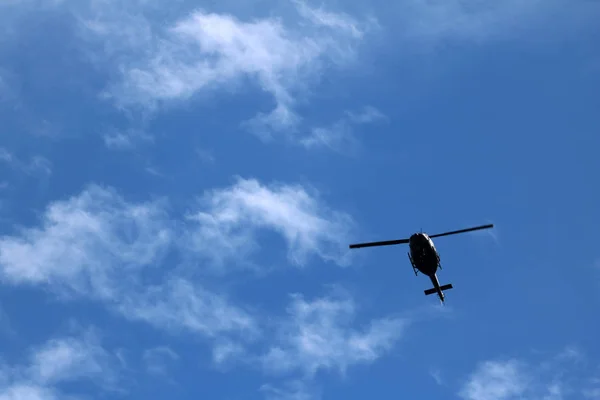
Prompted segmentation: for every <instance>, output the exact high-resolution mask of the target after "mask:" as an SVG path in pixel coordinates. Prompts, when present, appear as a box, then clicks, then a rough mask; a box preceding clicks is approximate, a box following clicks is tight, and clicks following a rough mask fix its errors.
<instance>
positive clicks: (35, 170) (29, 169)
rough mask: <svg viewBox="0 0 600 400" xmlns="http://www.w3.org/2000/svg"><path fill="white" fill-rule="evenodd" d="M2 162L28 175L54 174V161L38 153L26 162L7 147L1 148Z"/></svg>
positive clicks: (0, 160)
mask: <svg viewBox="0 0 600 400" xmlns="http://www.w3.org/2000/svg"><path fill="white" fill-rule="evenodd" d="M0 162H2V163H5V164H6V165H8V166H9V167H10V168H12V169H13V170H16V171H19V172H21V173H25V174H27V175H36V176H40V175H41V176H48V175H51V174H52V163H51V162H50V161H49V160H48V159H47V158H45V157H42V156H39V155H36V156H33V157H31V158H30V159H29V161H27V162H25V161H23V160H21V159H20V158H19V157H17V156H15V155H14V154H13V153H12V152H10V151H8V150H7V149H5V148H0Z"/></svg>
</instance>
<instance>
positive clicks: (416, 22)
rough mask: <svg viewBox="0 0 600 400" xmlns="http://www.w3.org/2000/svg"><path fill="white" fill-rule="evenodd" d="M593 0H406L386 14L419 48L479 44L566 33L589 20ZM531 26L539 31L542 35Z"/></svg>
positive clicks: (594, 10) (596, 11)
mask: <svg viewBox="0 0 600 400" xmlns="http://www.w3.org/2000/svg"><path fill="white" fill-rule="evenodd" d="M586 3H588V4H586ZM592 3H593V2H577V3H573V2H572V1H568V0H505V1H487V0H449V1H442V0H406V1H403V2H400V3H398V4H397V5H396V7H395V8H394V9H393V11H392V10H389V11H388V12H393V13H394V15H398V18H399V21H398V20H397V21H396V22H397V24H396V27H397V29H400V30H401V31H403V32H402V33H403V36H404V37H403V39H408V40H409V41H411V42H413V43H415V42H418V43H419V44H420V45H421V46H422V45H424V44H425V43H424V42H426V41H433V42H437V41H439V40H444V41H445V40H459V41H463V42H471V43H483V42H486V41H489V40H493V39H496V38H507V37H511V38H518V39H519V41H520V42H523V41H524V40H527V41H529V40H536V38H542V39H543V38H544V37H546V36H547V35H548V34H560V35H561V36H564V35H568V34H571V33H572V32H573V31H574V29H575V28H577V29H580V28H584V27H585V26H590V23H591V24H594V21H595V20H597V16H598V14H599V12H600V7H598V6H597V4H596V5H595V4H592ZM594 16H595V17H594ZM592 26H593V25H592ZM549 27H551V30H550V29H548V28H549ZM566 27H567V29H565V28H566ZM536 30H543V34H539V33H540V32H539V31H538V32H536Z"/></svg>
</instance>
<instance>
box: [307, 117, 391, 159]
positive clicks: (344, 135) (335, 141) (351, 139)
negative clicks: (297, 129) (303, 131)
mask: <svg viewBox="0 0 600 400" xmlns="http://www.w3.org/2000/svg"><path fill="white" fill-rule="evenodd" d="M386 119H387V118H386V117H385V115H383V114H382V113H381V112H380V111H379V110H377V109H376V108H375V107H371V106H369V107H365V108H364V109H363V110H361V111H359V112H350V111H347V112H346V116H345V117H344V118H340V119H339V120H337V121H336V122H334V123H333V124H332V125H330V126H320V127H315V128H312V129H311V132H310V134H309V135H307V136H305V137H303V138H302V139H300V143H301V144H302V145H303V146H304V147H306V148H308V149H312V148H319V147H326V148H329V149H332V150H336V151H341V152H348V151H353V150H354V149H355V148H356V143H357V141H356V138H355V136H354V132H353V131H354V127H355V126H356V125H359V124H370V123H375V122H377V121H384V120H386Z"/></svg>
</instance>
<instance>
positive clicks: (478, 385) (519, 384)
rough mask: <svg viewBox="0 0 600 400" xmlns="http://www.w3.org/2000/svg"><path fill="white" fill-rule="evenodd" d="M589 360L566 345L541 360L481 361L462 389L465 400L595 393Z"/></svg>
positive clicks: (549, 398)
mask: <svg viewBox="0 0 600 400" xmlns="http://www.w3.org/2000/svg"><path fill="white" fill-rule="evenodd" d="M592 369H593V368H590V365H589V363H588V362H587V360H586V359H585V357H584V355H583V354H582V353H580V352H579V351H577V350H575V349H573V348H571V347H567V348H566V349H565V350H564V351H562V352H560V353H558V354H557V355H555V356H553V357H550V358H548V359H544V360H541V362H525V361H524V360H517V359H510V360H491V361H486V362H482V363H480V364H479V365H478V366H477V367H476V369H475V371H474V372H473V373H472V374H471V375H470V376H469V378H468V379H467V381H466V382H465V384H464V385H463V387H462V388H461V390H460V392H459V396H460V397H461V398H463V399H465V400H517V399H545V400H555V399H556V400H560V399H563V398H571V397H572V396H574V398H579V397H581V396H584V397H585V395H586V394H590V393H592V394H593V391H594V384H593V379H591V378H592V377H591V376H590V370H592Z"/></svg>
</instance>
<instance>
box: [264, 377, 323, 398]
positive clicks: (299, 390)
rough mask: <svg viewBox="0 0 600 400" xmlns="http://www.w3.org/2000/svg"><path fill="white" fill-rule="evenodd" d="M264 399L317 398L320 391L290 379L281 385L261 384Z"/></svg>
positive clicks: (319, 396)
mask: <svg viewBox="0 0 600 400" xmlns="http://www.w3.org/2000/svg"><path fill="white" fill-rule="evenodd" d="M260 391H261V392H262V393H263V394H264V395H265V399H266V400H319V399H320V398H321V393H320V392H319V391H317V390H315V389H314V388H312V387H309V385H307V383H306V382H303V381H290V382H287V383H286V384H285V385H283V386H273V385H263V386H261V388H260Z"/></svg>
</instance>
